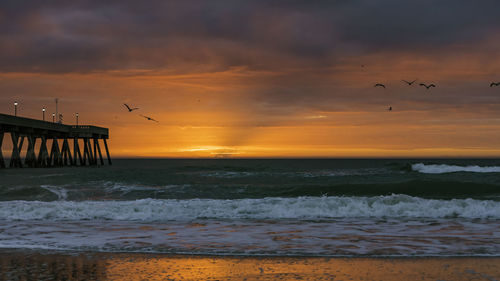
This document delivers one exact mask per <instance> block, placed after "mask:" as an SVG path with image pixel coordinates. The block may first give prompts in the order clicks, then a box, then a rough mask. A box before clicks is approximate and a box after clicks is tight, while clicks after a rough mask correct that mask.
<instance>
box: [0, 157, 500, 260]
mask: <svg viewBox="0 0 500 281" xmlns="http://www.w3.org/2000/svg"><path fill="white" fill-rule="evenodd" d="M0 200H1V201H0V248H4V249H21V250H23V249H26V250H35V251H36V250H43V251H45V250H57V251H60V250H62V251H70V252H82V251H84V252H112V253H118V252H120V253H122V252H127V253H128V252H134V253H169V254H194V255H224V256H226V255H235V256H238V255H243V256H325V257H401V256H404V257H413V256H415V257H436V256H437V257H441V256H443V257H444V256H446V257H461V256H468V257H476V256H494V257H498V256H500V160H495V159H267V160H266V159H241V160H239V159H196V160H190V159H130V160H128V159H118V160H115V161H114V163H113V165H112V166H103V167H75V168H68V167H65V168H50V169H3V170H0Z"/></svg>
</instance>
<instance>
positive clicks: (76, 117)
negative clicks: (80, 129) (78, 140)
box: [75, 112, 78, 126]
mask: <svg viewBox="0 0 500 281" xmlns="http://www.w3.org/2000/svg"><path fill="white" fill-rule="evenodd" d="M75 116H76V125H77V126H78V112H77V113H76V114H75Z"/></svg>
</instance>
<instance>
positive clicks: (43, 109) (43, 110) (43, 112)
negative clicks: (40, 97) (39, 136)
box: [42, 107, 45, 121]
mask: <svg viewBox="0 0 500 281" xmlns="http://www.w3.org/2000/svg"><path fill="white" fill-rule="evenodd" d="M42 115H43V121H45V107H44V108H42Z"/></svg>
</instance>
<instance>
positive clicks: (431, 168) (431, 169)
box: [411, 163, 500, 174]
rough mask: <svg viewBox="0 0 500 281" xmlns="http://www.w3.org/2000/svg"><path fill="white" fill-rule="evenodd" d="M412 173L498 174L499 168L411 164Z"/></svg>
mask: <svg viewBox="0 0 500 281" xmlns="http://www.w3.org/2000/svg"><path fill="white" fill-rule="evenodd" d="M411 168H412V170H413V171H417V172H420V173H424V174H444V173H455V172H472V173H500V167H498V166H488V167H481V166H456V165H444V164H441V165H438V164H432V165H426V164H423V163H417V164H413V165H412V166H411Z"/></svg>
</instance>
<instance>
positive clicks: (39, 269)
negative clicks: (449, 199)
mask: <svg viewBox="0 0 500 281" xmlns="http://www.w3.org/2000/svg"><path fill="white" fill-rule="evenodd" d="M498 279H500V258H321V257H234V256H182V255H164V254H133V253H69V252H50V253H41V252H20V251H8V250H5V251H2V253H1V254H0V280H386V281H387V280H389V281H390V280H498Z"/></svg>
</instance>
